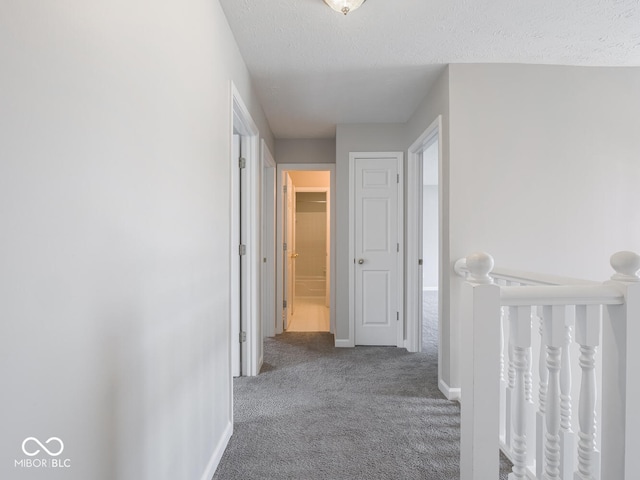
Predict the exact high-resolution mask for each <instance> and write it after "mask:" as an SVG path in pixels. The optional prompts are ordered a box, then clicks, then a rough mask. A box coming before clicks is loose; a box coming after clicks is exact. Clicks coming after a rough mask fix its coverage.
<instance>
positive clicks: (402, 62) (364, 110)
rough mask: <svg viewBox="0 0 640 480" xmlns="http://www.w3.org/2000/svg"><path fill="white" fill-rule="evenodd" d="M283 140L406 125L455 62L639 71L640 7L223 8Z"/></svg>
mask: <svg viewBox="0 0 640 480" xmlns="http://www.w3.org/2000/svg"><path fill="white" fill-rule="evenodd" d="M220 3H221V5H222V8H223V9H224V11H225V13H226V15H227V18H228V20H229V24H230V25H231V29H232V30H233V33H234V35H235V37H236V40H237V42H238V45H239V47H240V51H241V52H242V55H243V57H244V60H245V62H246V64H247V67H248V68H249V71H250V72H251V75H252V77H253V81H254V84H255V87H256V89H257V92H258V96H259V98H260V101H261V103H262V105H263V108H264V111H265V114H266V116H267V118H268V120H269V124H270V126H271V129H272V130H273V133H274V135H275V136H276V138H329V137H333V136H334V134H335V125H336V124H337V123H378V122H405V121H407V120H408V119H409V117H410V116H411V114H412V113H413V111H414V109H415V107H416V106H417V104H418V103H419V102H420V100H422V98H423V97H424V95H425V94H426V92H427V90H428V88H429V85H430V84H431V83H432V82H433V81H434V80H435V79H436V78H437V76H438V74H439V73H440V72H441V71H442V69H443V68H444V65H446V64H449V63H540V64H566V65H601V66H612V65H621V66H630V65H634V66H640V0H438V1H436V0H368V1H367V2H366V3H365V4H364V5H363V6H362V7H361V8H360V9H358V10H357V11H354V12H352V13H350V14H349V15H347V16H346V17H345V16H343V15H340V14H338V13H336V12H334V11H333V10H331V9H330V8H329V7H327V6H326V5H325V4H324V2H323V0H220Z"/></svg>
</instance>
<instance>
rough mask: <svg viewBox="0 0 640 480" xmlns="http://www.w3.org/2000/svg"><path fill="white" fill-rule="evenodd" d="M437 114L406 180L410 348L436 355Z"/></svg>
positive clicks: (414, 150)
mask: <svg viewBox="0 0 640 480" xmlns="http://www.w3.org/2000/svg"><path fill="white" fill-rule="evenodd" d="M441 130H442V128H441V119H440V117H438V118H437V119H436V120H435V121H434V122H433V123H432V124H431V125H430V126H429V128H427V130H425V132H424V133H423V134H422V135H421V136H420V137H419V138H418V139H417V140H416V141H415V142H414V143H413V145H411V147H409V159H408V179H409V180H408V182H407V218H408V219H409V221H408V223H407V265H406V269H407V270H406V271H407V277H406V285H407V291H406V302H407V304H406V307H407V338H406V347H407V349H408V350H409V351H412V352H420V351H427V352H428V353H434V354H435V353H436V352H437V354H438V373H439V378H441V372H440V368H441V364H442V361H441V360H442V359H441V349H440V344H441V342H442V315H441V313H440V312H441V310H442V309H441V305H442V291H441V289H440V287H441V285H442V281H441V279H442V272H443V265H442V254H441V252H442V244H441V243H442V242H441V241H440V239H441V237H442V235H441V234H442V218H443V215H442V205H443V204H442V188H441V184H442V162H441V159H442V154H441V151H442V150H441V146H442V145H441V144H442V142H441V139H440V134H441Z"/></svg>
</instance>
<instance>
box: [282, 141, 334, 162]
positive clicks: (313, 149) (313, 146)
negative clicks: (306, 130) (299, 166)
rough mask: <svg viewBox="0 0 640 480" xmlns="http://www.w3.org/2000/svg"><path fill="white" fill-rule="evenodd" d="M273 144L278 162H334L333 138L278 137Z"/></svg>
mask: <svg viewBox="0 0 640 480" xmlns="http://www.w3.org/2000/svg"><path fill="white" fill-rule="evenodd" d="M275 145H276V150H275V158H276V162H278V163H336V141H335V139H333V138H310V139H299V140H289V139H278V140H276V142H275Z"/></svg>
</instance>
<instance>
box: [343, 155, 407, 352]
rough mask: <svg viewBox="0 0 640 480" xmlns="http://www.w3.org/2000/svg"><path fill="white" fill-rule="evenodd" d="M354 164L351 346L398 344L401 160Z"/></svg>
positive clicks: (358, 160)
mask: <svg viewBox="0 0 640 480" xmlns="http://www.w3.org/2000/svg"><path fill="white" fill-rule="evenodd" d="M354 160H355V164H354V170H355V171H354V182H355V183H354V189H353V194H354V196H355V199H354V200H355V201H354V212H353V213H354V218H355V224H354V229H355V231H354V240H355V241H354V246H355V251H354V262H355V284H354V286H355V292H354V299H355V343H356V345H398V342H399V339H398V335H399V333H400V334H401V332H399V325H400V324H401V323H400V318H401V316H400V310H401V308H400V296H399V293H400V292H401V290H400V287H399V285H400V284H401V282H402V279H401V277H400V274H401V271H400V262H401V255H400V239H401V234H400V230H401V227H402V223H401V221H400V219H399V216H400V215H399V207H400V204H399V202H400V196H399V193H400V189H399V182H400V169H401V160H400V158H399V156H388V157H382V158H355V159H354Z"/></svg>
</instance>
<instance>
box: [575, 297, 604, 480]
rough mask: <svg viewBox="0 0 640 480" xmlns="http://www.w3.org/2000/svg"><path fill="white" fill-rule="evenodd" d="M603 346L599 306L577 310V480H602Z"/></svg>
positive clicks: (577, 308) (583, 307)
mask: <svg viewBox="0 0 640 480" xmlns="http://www.w3.org/2000/svg"><path fill="white" fill-rule="evenodd" d="M599 342H600V306H599V305H590V306H588V307H587V306H579V307H576V343H578V345H580V368H581V370H582V379H581V381H580V399H579V404H578V420H579V425H580V431H579V432H578V468H577V471H576V472H575V474H574V480H599V478H600V452H598V451H597V450H596V428H597V427H596V425H597V424H596V400H597V387H596V371H595V355H596V350H597V346H598V344H599Z"/></svg>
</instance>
